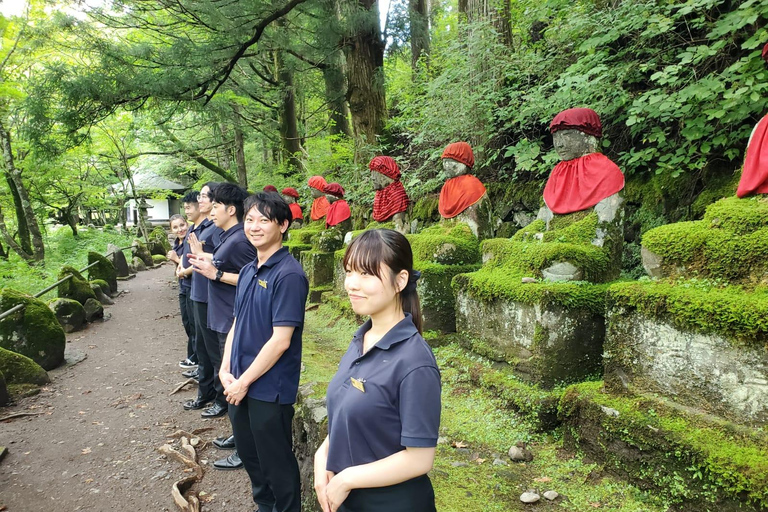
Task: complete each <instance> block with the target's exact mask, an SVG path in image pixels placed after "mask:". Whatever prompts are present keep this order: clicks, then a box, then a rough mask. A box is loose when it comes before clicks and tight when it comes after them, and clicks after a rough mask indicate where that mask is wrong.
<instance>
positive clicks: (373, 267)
mask: <svg viewBox="0 0 768 512" xmlns="http://www.w3.org/2000/svg"><path fill="white" fill-rule="evenodd" d="M387 250H388V248H387V247H385V246H384V243H383V241H382V239H381V237H378V236H375V235H374V234H373V233H372V232H370V231H369V232H366V233H363V234H362V235H360V236H358V237H357V238H355V239H354V240H352V243H351V244H350V245H349V248H347V252H346V253H345V254H344V261H343V264H344V270H347V269H350V270H355V271H358V272H366V273H368V274H372V275H374V276H376V277H378V278H379V279H381V275H380V273H381V263H382V261H383V260H384V257H385V255H384V251H387Z"/></svg>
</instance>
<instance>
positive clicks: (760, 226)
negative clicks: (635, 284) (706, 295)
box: [643, 197, 768, 283]
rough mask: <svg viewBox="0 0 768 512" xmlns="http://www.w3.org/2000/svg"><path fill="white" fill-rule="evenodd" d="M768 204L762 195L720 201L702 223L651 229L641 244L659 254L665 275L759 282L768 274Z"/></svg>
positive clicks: (687, 223)
mask: <svg viewBox="0 0 768 512" xmlns="http://www.w3.org/2000/svg"><path fill="white" fill-rule="evenodd" d="M766 213H768V202H766V201H765V200H764V199H763V198H761V197H753V198H746V199H739V198H736V197H733V198H726V199H723V200H721V201H718V202H716V203H714V204H712V205H710V206H709V207H708V208H707V213H706V214H705V216H704V219H703V220H701V221H693V222H679V223H676V224H668V225H665V226H660V227H658V228H655V229H652V230H650V231H648V232H647V233H645V235H644V236H643V248H644V249H646V250H648V251H650V252H651V253H653V254H654V255H656V256H658V257H659V258H660V267H661V275H663V276H679V275H685V276H701V277H708V278H712V279H720V280H726V281H732V282H744V283H747V282H752V283H760V282H764V281H766V275H767V274H768V216H766Z"/></svg>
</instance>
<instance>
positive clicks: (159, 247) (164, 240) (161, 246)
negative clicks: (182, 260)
mask: <svg viewBox="0 0 768 512" xmlns="http://www.w3.org/2000/svg"><path fill="white" fill-rule="evenodd" d="M150 243H151V244H152V249H150V252H151V253H152V254H162V255H165V254H168V251H170V250H171V242H170V241H168V232H167V231H166V230H165V229H163V228H162V227H160V226H157V227H156V228H154V229H153V230H152V231H151V232H150V233H149V240H148V241H147V245H148V246H149V244H150Z"/></svg>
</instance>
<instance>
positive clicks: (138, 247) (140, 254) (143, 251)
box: [131, 238, 154, 267]
mask: <svg viewBox="0 0 768 512" xmlns="http://www.w3.org/2000/svg"><path fill="white" fill-rule="evenodd" d="M131 251H132V253H133V257H134V258H133V259H134V261H135V260H136V258H140V259H141V261H143V262H144V265H146V266H147V267H151V266H152V265H154V263H153V262H152V253H150V252H149V249H148V248H147V246H146V245H144V243H143V242H142V241H141V240H139V239H138V238H137V239H135V240H134V241H133V245H132V247H131ZM134 266H135V263H134Z"/></svg>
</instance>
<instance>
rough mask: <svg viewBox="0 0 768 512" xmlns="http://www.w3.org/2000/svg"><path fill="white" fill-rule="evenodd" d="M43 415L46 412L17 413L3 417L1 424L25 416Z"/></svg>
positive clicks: (0, 420)
mask: <svg viewBox="0 0 768 512" xmlns="http://www.w3.org/2000/svg"><path fill="white" fill-rule="evenodd" d="M41 414H45V413H44V412H17V413H14V414H9V415H8V416H3V417H2V418H0V422H3V421H8V420H13V419H16V418H21V417H24V416H40V415H41Z"/></svg>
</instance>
